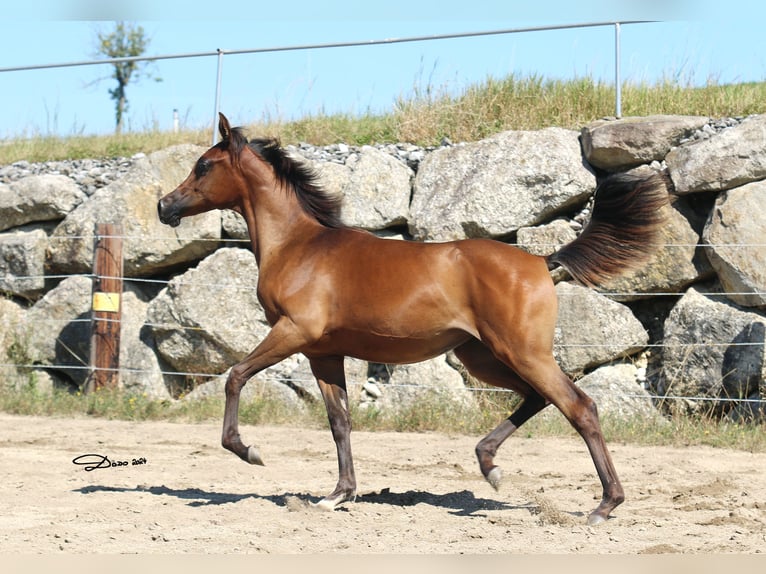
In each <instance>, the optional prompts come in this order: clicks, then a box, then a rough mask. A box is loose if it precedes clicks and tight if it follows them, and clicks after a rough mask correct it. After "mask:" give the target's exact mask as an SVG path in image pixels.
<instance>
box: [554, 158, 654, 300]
mask: <svg viewBox="0 0 766 574" xmlns="http://www.w3.org/2000/svg"><path fill="white" fill-rule="evenodd" d="M667 203H668V192H667V187H666V185H665V182H664V181H663V178H662V177H661V176H660V175H659V174H652V175H649V176H639V175H630V174H627V173H620V174H614V175H610V176H609V177H607V178H606V179H604V180H603V181H602V182H601V183H600V184H599V186H598V188H597V189H596V194H595V197H594V202H593V213H592V214H591V219H590V222H589V223H588V224H587V226H586V227H585V229H583V231H582V233H580V235H579V236H578V237H577V239H575V240H574V241H572V242H571V243H569V244H567V245H565V246H564V247H562V248H561V249H560V250H559V251H557V252H556V253H554V254H552V255H550V256H548V258H547V261H548V265H549V267H555V266H556V265H561V266H562V267H564V268H565V269H566V270H567V271H568V272H569V274H570V275H571V276H572V277H573V278H574V279H575V281H577V282H578V283H581V284H583V285H586V286H589V287H594V286H595V285H598V284H599V283H602V282H603V281H605V280H608V279H611V278H613V277H616V276H618V275H621V274H622V273H625V272H626V271H628V270H630V269H633V268H635V267H637V266H639V265H640V264H641V263H643V262H645V261H646V259H648V258H649V256H650V255H651V254H652V253H653V252H654V250H655V249H656V248H657V239H658V234H659V230H660V227H661V226H662V224H663V222H664V221H665V214H664V210H663V209H662V207H663V206H665V205H666V204H667Z"/></svg>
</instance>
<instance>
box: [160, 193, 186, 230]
mask: <svg viewBox="0 0 766 574" xmlns="http://www.w3.org/2000/svg"><path fill="white" fill-rule="evenodd" d="M166 199H167V197H163V198H162V199H160V200H159V201H158V202H157V215H158V216H159V218H160V221H161V222H162V223H164V224H165V225H169V226H170V227H178V226H179V225H181V213H180V211H179V209H178V208H177V207H176V204H170V205H167V203H169V202H166V201H165V200H166Z"/></svg>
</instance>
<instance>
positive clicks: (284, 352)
mask: <svg viewBox="0 0 766 574" xmlns="http://www.w3.org/2000/svg"><path fill="white" fill-rule="evenodd" d="M306 343H307V341H306V338H305V336H304V335H303V334H302V333H301V332H300V330H299V329H298V328H297V327H296V326H295V325H294V324H293V323H292V321H290V320H289V319H286V318H282V319H280V320H279V321H277V323H276V324H275V325H274V327H273V328H272V329H271V331H269V334H268V335H266V337H265V338H264V339H263V341H261V342H260V344H259V345H258V346H257V347H256V348H255V350H253V352H252V353H250V354H249V355H248V356H247V357H245V358H244V359H243V360H242V361H240V362H239V363H237V364H236V365H234V366H233V367H232V368H231V371H230V372H229V377H228V379H227V380H226V406H225V408H224V414H223V436H222V438H221V444H222V445H223V447H224V448H226V449H228V450H230V451H231V452H233V453H234V454H236V455H237V456H239V458H241V459H242V460H244V461H245V462H249V463H250V464H259V465H263V460H262V459H261V455H260V453H259V452H258V449H257V448H256V447H255V446H253V445H251V446H245V445H244V444H243V443H242V439H241V438H240V436H239V395H240V392H241V391H242V387H244V386H245V383H247V381H248V380H249V379H250V378H251V377H252V376H254V375H255V374H256V373H258V372H260V371H262V370H263V369H265V368H267V367H270V366H272V365H275V364H277V363H278V362H279V361H281V360H283V359H286V358H287V357H289V356H290V355H292V354H294V353H297V352H299V351H301V350H302V349H303V348H304V346H305V345H306Z"/></svg>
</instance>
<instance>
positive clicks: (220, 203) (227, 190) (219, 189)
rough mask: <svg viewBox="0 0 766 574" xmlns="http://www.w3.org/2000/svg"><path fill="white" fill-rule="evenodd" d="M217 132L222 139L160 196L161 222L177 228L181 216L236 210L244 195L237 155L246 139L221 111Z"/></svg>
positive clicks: (158, 210) (158, 206)
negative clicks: (179, 183) (181, 180)
mask: <svg viewBox="0 0 766 574" xmlns="http://www.w3.org/2000/svg"><path fill="white" fill-rule="evenodd" d="M218 131H219V132H220V134H221V141H220V142H218V143H217V144H216V145H214V146H213V147H211V148H210V149H209V150H207V151H206V152H205V153H204V154H203V155H202V156H201V157H200V158H199V159H198V160H197V163H196V164H195V165H194V168H193V169H192V171H191V173H190V174H189V176H188V177H187V178H186V179H185V180H184V181H183V183H181V185H179V186H178V187H177V188H176V189H175V190H174V191H172V192H170V193H169V194H167V195H166V196H165V197H163V198H162V199H160V201H159V203H158V204H157V212H158V214H159V217H160V221H161V222H162V223H166V224H168V225H170V226H172V227H176V226H178V225H179V224H180V223H181V218H183V217H188V216H190V215H197V214H199V213H204V212H206V211H210V210H211V209H234V210H237V209H238V207H239V205H240V203H241V200H242V197H243V196H244V194H245V183H244V180H243V178H242V177H240V176H239V175H240V170H239V169H238V168H239V154H240V153H241V152H242V149H243V148H244V147H245V145H246V144H247V140H246V139H245V137H244V136H243V135H242V134H241V133H240V131H239V130H238V129H232V128H231V126H230V125H229V120H227V119H226V116H224V115H223V114H220V121H219V122H218Z"/></svg>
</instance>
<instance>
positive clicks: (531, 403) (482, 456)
mask: <svg viewBox="0 0 766 574" xmlns="http://www.w3.org/2000/svg"><path fill="white" fill-rule="evenodd" d="M455 355H457V357H458V359H460V361H461V362H462V363H463V365H464V366H465V368H466V369H468V372H469V373H471V374H472V375H473V376H474V377H476V378H477V379H480V380H482V381H484V382H485V383H489V384H491V385H494V386H497V387H502V388H506V389H513V390H514V391H516V392H517V393H519V394H520V395H521V396H522V397H523V399H522V402H521V404H520V405H519V406H518V407H517V408H516V410H515V411H514V412H513V413H512V414H511V416H509V417H508V418H507V419H505V420H504V421H503V422H501V423H500V424H499V425H498V426H497V427H496V428H495V429H494V430H493V431H492V432H490V433H489V434H488V435H487V436H485V437H484V438H483V439H482V440H481V441H479V444H477V445H476V458H478V460H479V468H480V469H481V473H482V474H483V475H484V478H485V479H487V482H489V483H490V484H491V485H492V487H493V488H495V490H497V489H498V488H499V487H500V480H501V479H502V476H503V473H502V471H501V470H500V467H499V466H497V465H495V463H494V458H495V454H496V453H497V450H498V449H499V448H500V445H501V444H503V442H504V441H505V440H506V439H507V438H508V437H509V436H511V435H512V434H513V433H514V432H515V431H516V430H517V429H518V428H519V427H520V426H521V425H523V424H524V423H525V422H526V421H528V420H529V419H530V418H532V417H533V416H534V415H536V414H537V413H538V412H540V411H541V410H542V409H543V408H545V406H546V405H547V404H548V403H547V402H546V400H545V399H544V398H543V397H542V396H540V394H539V393H537V392H536V391H535V390H534V389H533V388H532V387H530V386H529V385H528V384H527V383H525V382H524V381H523V380H522V379H521V378H520V377H519V376H518V375H517V374H516V373H515V372H514V371H513V370H512V369H510V368H509V367H508V366H507V365H506V364H505V363H503V362H501V361H500V360H498V359H497V358H496V357H495V356H494V355H493V354H492V352H491V351H490V350H489V349H488V348H487V347H485V346H484V345H483V344H482V343H481V342H479V341H478V340H476V339H474V340H472V341H469V342H468V343H465V344H464V345H462V346H460V347H458V348H456V349H455Z"/></svg>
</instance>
